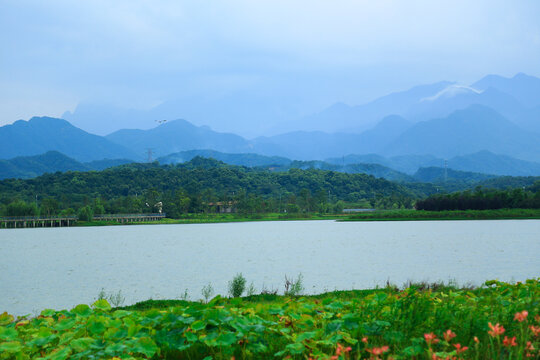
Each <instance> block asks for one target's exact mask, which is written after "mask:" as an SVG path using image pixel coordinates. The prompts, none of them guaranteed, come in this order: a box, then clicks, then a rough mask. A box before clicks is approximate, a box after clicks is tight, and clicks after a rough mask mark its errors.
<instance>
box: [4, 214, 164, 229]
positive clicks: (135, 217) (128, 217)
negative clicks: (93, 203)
mask: <svg viewBox="0 0 540 360" xmlns="http://www.w3.org/2000/svg"><path fill="white" fill-rule="evenodd" d="M165 216H166V214H165V213H161V214H103V215H96V216H94V217H93V220H95V221H116V222H119V223H122V224H124V223H130V222H143V221H156V220H160V219H163V218H164V217H165ZM76 221H77V216H72V215H70V216H6V217H0V229H11V228H28V227H63V226H72V225H73V224H75V222H76Z"/></svg>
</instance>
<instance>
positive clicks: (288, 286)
mask: <svg viewBox="0 0 540 360" xmlns="http://www.w3.org/2000/svg"><path fill="white" fill-rule="evenodd" d="M304 290H305V289H304V276H303V275H302V273H300V274H298V277H297V278H296V280H293V279H289V278H288V277H287V275H285V295H287V296H298V295H301V294H302V293H303V292H304Z"/></svg>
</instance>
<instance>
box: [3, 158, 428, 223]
mask: <svg viewBox="0 0 540 360" xmlns="http://www.w3.org/2000/svg"><path fill="white" fill-rule="evenodd" d="M417 197H418V195H417V194H416V193H415V192H414V190H410V189H407V188H405V187H403V186H402V185H399V184H396V183H392V182H390V181H387V180H384V179H377V178H375V177H373V176H370V175H366V174H346V173H339V172H334V171H325V170H299V169H291V170H288V171H283V172H273V171H269V170H264V169H251V168H246V167H241V166H233V165H226V164H223V163H221V162H218V161H215V160H212V159H204V158H194V159H193V160H191V161H190V162H187V163H184V164H178V165H165V166H160V165H159V164H130V165H123V166H119V167H115V168H111V169H107V170H103V171H89V172H76V171H75V172H66V173H59V172H58V173H54V174H45V175H42V176H40V177H37V178H34V179H28V180H20V179H6V180H3V181H0V214H1V215H3V216H25V215H26V216H36V215H58V214H61V215H70V214H78V215H79V216H82V217H90V215H93V214H110V213H152V212H157V211H158V207H157V204H158V203H161V204H162V205H161V206H162V210H163V212H166V213H167V216H169V217H173V218H174V217H180V216H182V215H183V214H187V213H201V212H212V211H217V206H216V204H217V203H221V204H226V205H227V206H229V205H230V207H232V208H234V210H235V211H237V212H240V213H245V214H255V213H267V212H288V213H296V212H305V213H307V212H310V213H311V212H319V213H329V212H340V211H341V210H342V209H343V207H344V206H347V204H355V205H358V206H362V207H373V208H411V207H412V206H413V204H414V201H415V199H416V198H417Z"/></svg>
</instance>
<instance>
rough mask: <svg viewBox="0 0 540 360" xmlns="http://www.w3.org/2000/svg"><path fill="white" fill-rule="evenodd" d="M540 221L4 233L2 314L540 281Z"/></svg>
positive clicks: (0, 246)
mask: <svg viewBox="0 0 540 360" xmlns="http://www.w3.org/2000/svg"><path fill="white" fill-rule="evenodd" d="M539 254H540V221H539V220H517V221H511V220H502V221H425V222H421V221H411V222H345V223H339V222H334V221H290V222H251V223H229V224H194V225H136V226H134V225H132V226H109V227H81V228H42V229H7V230H0V259H1V261H0V313H1V312H3V311H8V312H9V313H12V314H17V315H21V314H28V313H37V312H39V311H41V310H42V309H44V308H54V309H65V308H71V307H73V306H74V305H76V304H79V303H90V302H92V301H93V300H94V299H95V298H96V297H97V295H98V293H99V291H100V290H101V289H102V288H103V289H105V291H107V292H117V291H118V290H121V291H122V293H123V294H124V295H125V297H126V304H130V303H133V302H136V301H140V300H146V299H149V298H153V299H161V298H168V299H170V298H178V297H180V296H181V295H182V294H183V293H184V292H185V290H186V289H187V291H188V294H189V296H190V298H191V299H200V298H201V297H202V296H201V288H202V286H204V285H205V284H208V283H211V284H212V285H213V287H214V289H215V290H216V293H220V294H226V288H227V282H228V281H229V280H230V279H231V278H232V277H233V276H234V275H235V274H236V273H238V272H242V273H243V274H244V275H245V277H246V278H247V279H248V283H249V282H251V281H253V283H254V285H255V287H256V288H257V289H258V290H260V289H261V288H262V287H263V286H265V287H266V288H272V287H273V288H279V289H280V292H281V291H282V287H283V278H284V275H285V274H288V275H289V276H296V275H297V274H299V273H302V274H303V276H304V283H305V287H306V292H307V293H316V292H322V291H325V290H334V289H351V288H369V287H374V286H376V285H384V284H385V282H386V281H387V280H389V281H390V282H392V283H395V284H398V285H401V284H403V283H404V282H406V281H408V280H414V281H421V280H427V281H436V280H443V281H448V280H455V281H457V282H458V283H459V284H464V283H474V284H481V283H482V282H483V281H485V280H487V279H500V280H506V281H521V280H525V279H527V278H532V277H538V276H540V256H539Z"/></svg>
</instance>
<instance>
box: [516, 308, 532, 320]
mask: <svg viewBox="0 0 540 360" xmlns="http://www.w3.org/2000/svg"><path fill="white" fill-rule="evenodd" d="M527 315H529V312H528V311H527V310H523V311H522V312H517V313H516V315H514V320H516V321H519V322H522V321H525V320H527Z"/></svg>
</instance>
